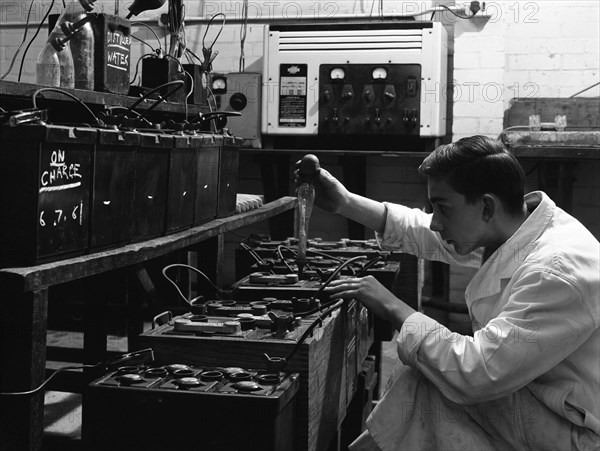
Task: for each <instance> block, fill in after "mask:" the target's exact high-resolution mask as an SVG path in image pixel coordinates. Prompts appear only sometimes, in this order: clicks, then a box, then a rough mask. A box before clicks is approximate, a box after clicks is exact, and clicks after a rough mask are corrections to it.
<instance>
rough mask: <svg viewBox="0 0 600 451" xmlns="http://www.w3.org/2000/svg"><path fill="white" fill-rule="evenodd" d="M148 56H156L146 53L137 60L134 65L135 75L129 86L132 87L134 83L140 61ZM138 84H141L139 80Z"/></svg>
mask: <svg viewBox="0 0 600 451" xmlns="http://www.w3.org/2000/svg"><path fill="white" fill-rule="evenodd" d="M150 56H153V57H156V54H155V53H146V54H144V55H142V56H140V57H139V58H138V60H137V63H135V73H134V74H133V78H132V79H131V81H130V82H129V84H130V85H132V84H133V83H134V82H135V79H136V78H137V76H138V72H139V69H140V61H142V60H143V59H144V58H148V57H150ZM140 83H141V80H140Z"/></svg>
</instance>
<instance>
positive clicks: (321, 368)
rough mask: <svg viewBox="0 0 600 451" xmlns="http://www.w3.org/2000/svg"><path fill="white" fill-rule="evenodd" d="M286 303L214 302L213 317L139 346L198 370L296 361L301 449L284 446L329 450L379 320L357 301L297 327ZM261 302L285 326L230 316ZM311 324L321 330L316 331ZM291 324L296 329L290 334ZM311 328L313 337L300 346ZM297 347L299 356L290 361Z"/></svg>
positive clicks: (290, 365)
mask: <svg viewBox="0 0 600 451" xmlns="http://www.w3.org/2000/svg"><path fill="white" fill-rule="evenodd" d="M286 301H290V299H284V298H282V297H278V298H276V299H259V300H258V302H253V303H246V302H225V301H224V302H222V303H220V304H217V303H215V302H208V303H207V304H206V306H207V309H206V310H207V312H206V315H196V314H192V313H187V314H184V315H182V316H179V317H175V318H173V319H172V320H171V321H169V322H167V323H164V324H162V325H160V326H156V327H155V328H153V329H151V330H148V331H146V332H144V333H142V334H141V335H140V336H139V337H138V343H139V345H140V346H141V347H148V348H152V349H153V350H154V352H155V355H156V356H157V359H158V360H160V361H177V362H181V363H184V364H190V365H194V364H197V363H198V362H204V363H205V364H209V365H215V366H223V365H232V366H242V367H251V368H268V366H269V362H268V361H267V360H266V357H265V355H267V356H269V357H270V358H272V359H273V358H279V359H281V358H288V361H287V366H286V367H285V371H290V372H295V373H299V375H300V379H299V380H300V387H299V391H298V395H297V402H296V409H297V411H296V428H297V442H296V446H295V448H293V447H292V448H281V449H296V450H306V449H308V450H317V449H322V447H323V444H329V443H331V440H332V439H333V437H334V436H335V434H336V431H337V429H338V426H339V424H340V423H341V421H342V420H343V418H344V416H345V412H346V408H347V406H348V404H349V403H350V400H351V398H352V396H353V394H354V392H355V390H356V381H357V374H358V372H359V371H360V365H362V362H363V361H364V359H365V358H366V356H367V351H368V349H369V347H370V346H371V344H372V343H373V323H372V317H371V316H370V315H369V314H368V312H367V311H366V309H365V308H364V307H362V306H361V305H360V304H358V303H357V302H355V301H347V302H340V305H339V308H336V309H333V310H332V311H331V312H329V313H328V314H325V313H326V312H325V310H323V312H324V313H319V312H316V313H310V312H307V315H306V316H304V317H303V318H302V319H301V320H300V321H299V322H298V323H296V320H295V319H294V317H295V316H297V315H296V313H289V312H286V310H287V309H288V305H289V304H291V302H290V303H289V304H288V302H286ZM297 301H298V303H299V304H301V303H302V301H301V300H297ZM211 304H216V305H211ZM258 305H262V306H265V305H266V306H267V307H268V308H271V306H272V308H273V309H272V310H271V312H272V313H274V314H275V315H276V317H275V318H274V321H276V322H277V323H284V326H283V327H280V328H277V327H276V328H275V329H274V330H272V329H269V328H266V326H265V325H264V324H263V323H262V321H263V318H262V315H261V317H258V318H256V319H255V325H254V326H253V327H250V328H245V327H244V328H242V324H243V323H244V322H245V320H244V318H246V319H250V316H254V315H248V313H247V312H246V313H245V314H244V313H242V314H235V316H233V317H232V316H226V315H228V314H227V313H226V312H227V311H228V310H229V311H230V312H231V313H230V314H232V315H233V314H234V313H235V311H236V310H239V311H241V310H243V309H244V306H246V309H250V310H252V308H253V307H254V308H256V307H257V306H258ZM284 309H285V310H284ZM217 315H218V316H217ZM288 317H289V318H288ZM288 319H291V320H292V321H293V323H294V324H293V327H292V325H290V324H289V323H285V322H286V321H287V320H288ZM315 321H317V322H316V323H315ZM313 323H314V325H313ZM235 324H238V326H237V327H236V326H235ZM310 325H313V326H316V327H314V328H313V329H312V330H309V329H308V328H309V326H310ZM286 326H288V329H287V330H284V328H285V327H286ZM307 331H308V332H311V333H310V334H308V335H307V336H306V338H305V339H304V341H302V342H300V338H301V337H302V336H303V335H305V333H306V332H307ZM294 349H296V352H295V354H294V355H293V357H291V358H290V357H289V356H290V355H291V352H292V351H293V350H294Z"/></svg>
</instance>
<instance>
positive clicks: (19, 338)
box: [0, 197, 296, 451]
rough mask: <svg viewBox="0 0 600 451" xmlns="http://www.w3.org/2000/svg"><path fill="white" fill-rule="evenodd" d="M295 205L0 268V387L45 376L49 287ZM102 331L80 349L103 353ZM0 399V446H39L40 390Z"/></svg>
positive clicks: (9, 388)
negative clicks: (63, 257) (66, 256)
mask: <svg viewBox="0 0 600 451" xmlns="http://www.w3.org/2000/svg"><path fill="white" fill-rule="evenodd" d="M295 204H296V199H295V198H293V197H282V198H280V199H277V200H275V201H273V202H269V203H267V204H265V205H263V206H262V207H259V208H257V209H255V210H251V211H248V212H244V213H240V214H236V215H234V216H231V217H228V218H223V219H215V220H213V221H211V222H209V223H206V224H204V225H201V226H198V227H194V228H192V229H188V230H185V231H182V232H179V233H175V234H172V235H168V236H164V237H160V238H155V239H152V240H148V241H144V242H141V243H135V244H131V245H127V246H123V247H120V248H117V249H111V250H108V251H105V252H98V253H94V254H88V255H84V256H80V257H76V258H70V259H66V260H61V261H57V262H52V263H47V264H43V265H37V266H32V267H21V268H5V269H0V302H1V305H2V308H3V312H2V315H1V319H0V366H1V369H0V391H1V392H19V391H27V390H31V389H34V388H36V387H38V386H39V385H40V384H41V383H42V382H43V380H44V377H45V369H46V331H47V320H48V289H49V288H50V287H52V286H54V285H57V284H61V283H65V282H69V281H73V280H78V279H81V280H90V279H89V278H91V277H92V276H98V275H102V274H107V273H110V272H115V271H117V272H120V271H128V270H131V268H133V267H134V266H135V265H138V264H141V263H143V262H146V261H148V260H150V259H153V258H156V257H160V256H165V255H169V254H172V253H174V252H178V251H182V250H186V249H188V248H190V247H192V246H194V245H197V244H198V243H200V242H202V241H205V240H207V239H212V238H219V237H222V236H223V234H224V233H225V232H229V231H232V230H235V229H238V228H241V227H244V226H247V225H250V224H254V223H256V222H259V221H263V220H266V219H268V218H271V217H273V216H276V215H278V214H280V213H282V212H285V211H287V210H291V209H293V208H294V207H295ZM91 291H93V289H91ZM90 298H91V299H94V293H90ZM83 301H87V300H83ZM91 322H92V323H93V322H94V320H93V319H92V320H91ZM104 332H105V331H104ZM101 333H102V328H101V327H98V329H97V330H96V331H94V329H93V327H92V332H91V333H90V334H88V330H86V334H85V336H84V353H86V352H89V353H91V354H92V355H93V357H88V360H90V359H91V360H90V361H94V359H95V358H96V357H98V356H101V355H103V354H105V351H106V336H105V334H104V337H102V336H101ZM102 339H103V340H104V341H102ZM95 361H99V360H95ZM0 402H1V403H2V408H1V409H0V443H1V444H2V449H3V450H18V451H23V450H40V449H41V443H42V433H43V414H44V392H43V391H41V392H40V393H37V394H35V395H33V396H25V397H2V398H1V399H0Z"/></svg>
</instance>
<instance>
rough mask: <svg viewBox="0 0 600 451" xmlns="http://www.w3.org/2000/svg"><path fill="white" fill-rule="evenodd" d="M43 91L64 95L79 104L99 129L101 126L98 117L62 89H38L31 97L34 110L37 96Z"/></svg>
mask: <svg viewBox="0 0 600 451" xmlns="http://www.w3.org/2000/svg"><path fill="white" fill-rule="evenodd" d="M45 91H52V92H57V93H59V94H62V95H65V96H67V97H69V98H71V99H73V100H75V101H76V102H77V103H79V104H80V105H81V106H82V107H83V108H85V109H86V110H87V111H88V112H89V113H90V116H92V117H93V118H94V122H95V123H96V125H98V126H100V127H101V126H102V125H103V124H102V122H101V121H100V119H98V117H97V116H96V115H95V114H94V112H93V111H92V110H90V108H89V107H88V106H87V105H86V104H85V103H83V102H82V101H81V100H80V99H78V98H77V97H75V96H74V95H73V94H71V93H68V92H66V91H63V90H62V89H58V88H41V89H38V90H37V91H35V92H34V93H33V96H32V98H33V107H34V108H37V96H38V94H40V93H42V92H45Z"/></svg>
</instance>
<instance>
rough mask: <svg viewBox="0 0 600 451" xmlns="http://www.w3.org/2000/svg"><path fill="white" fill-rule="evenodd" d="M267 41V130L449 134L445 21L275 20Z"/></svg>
mask: <svg viewBox="0 0 600 451" xmlns="http://www.w3.org/2000/svg"><path fill="white" fill-rule="evenodd" d="M264 46H265V48H264V58H263V74H264V76H263V84H262V127H261V128H262V132H263V134H265V135H292V136H293V135H326V136H327V135H329V136H330V135H342V134H343V135H356V136H359V135H360V136H373V135H394V136H415V137H437V136H444V135H445V134H446V98H447V93H446V92H445V91H446V80H447V57H448V50H447V33H446V30H445V29H444V27H443V25H442V24H441V23H439V22H427V21H423V22H418V21H406V22H400V21H393V22H365V23H362V22H356V23H319V24H302V25H299V24H270V25H266V26H265V38H264Z"/></svg>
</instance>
